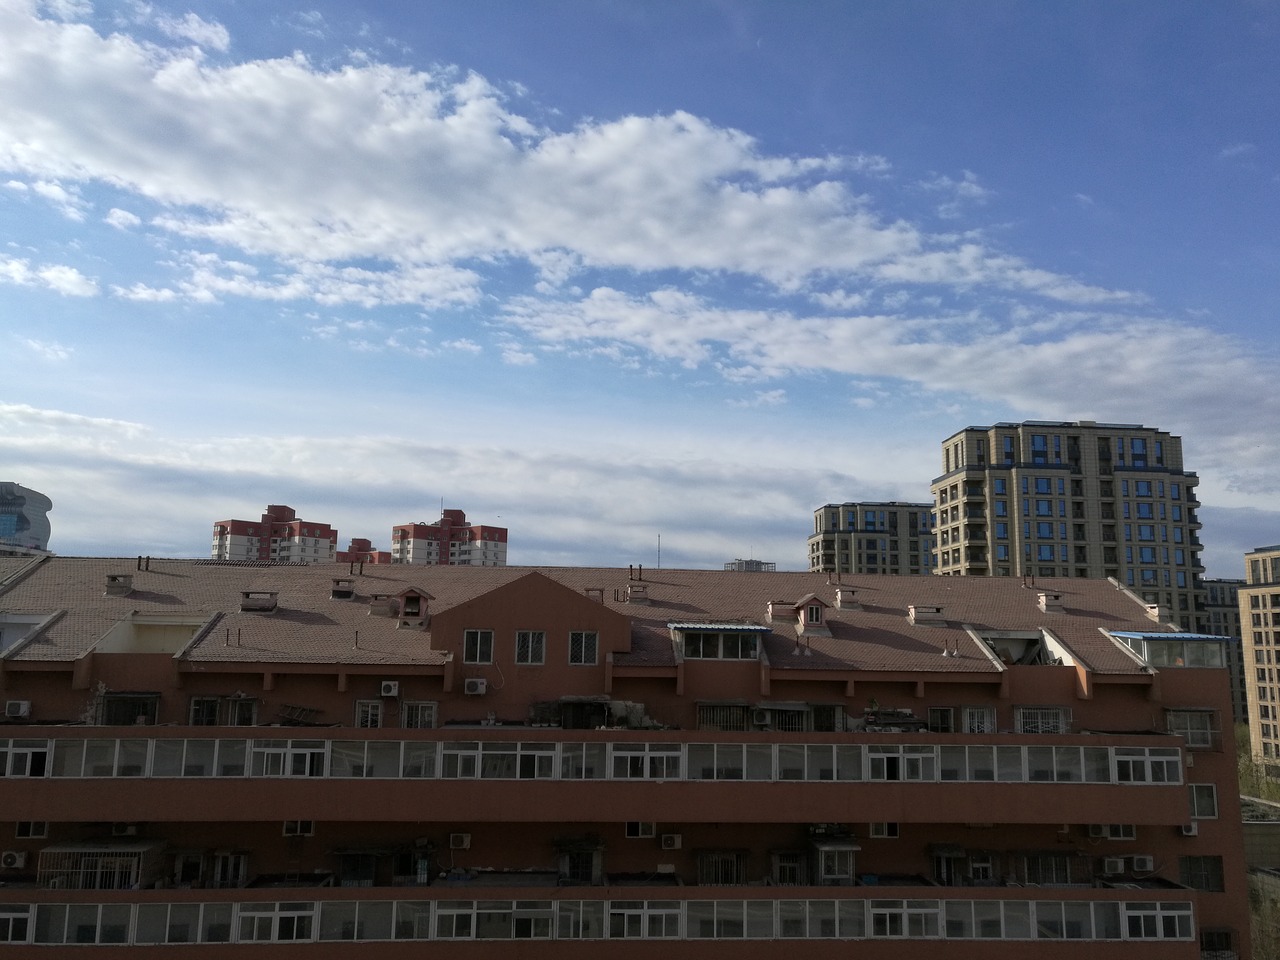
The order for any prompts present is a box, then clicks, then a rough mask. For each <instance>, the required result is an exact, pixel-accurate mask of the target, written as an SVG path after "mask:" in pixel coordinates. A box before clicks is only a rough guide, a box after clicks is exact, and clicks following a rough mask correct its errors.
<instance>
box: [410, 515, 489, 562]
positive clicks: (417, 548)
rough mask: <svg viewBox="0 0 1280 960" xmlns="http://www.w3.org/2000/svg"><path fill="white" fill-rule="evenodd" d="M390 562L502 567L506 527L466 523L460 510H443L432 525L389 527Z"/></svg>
mask: <svg viewBox="0 0 1280 960" xmlns="http://www.w3.org/2000/svg"><path fill="white" fill-rule="evenodd" d="M391 558H392V559H391V562H392V563H414V564H435V565H440V566H460V567H466V566H472V567H505V566H506V565H507V528H506V527H492V526H489V525H487V524H468V523H467V515H466V513H464V512H463V511H461V510H444V511H442V513H441V516H440V519H439V520H437V521H436V522H435V523H401V524H397V525H396V526H394V527H392V528H391Z"/></svg>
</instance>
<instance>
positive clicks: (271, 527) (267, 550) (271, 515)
mask: <svg viewBox="0 0 1280 960" xmlns="http://www.w3.org/2000/svg"><path fill="white" fill-rule="evenodd" d="M337 549H338V531H337V530H335V529H333V527H331V526H329V525H328V524H327V523H316V522H315V521H312V520H299V519H298V514H297V512H296V511H295V510H294V509H293V507H287V506H284V505H282V504H271V505H269V506H268V507H267V511H266V513H264V514H263V515H262V518H261V519H260V520H256V521H255V520H216V521H214V524H213V548H212V551H211V553H210V556H211V557H212V558H213V559H214V560H268V561H272V560H273V561H276V562H288V561H292V562H300V563H328V562H331V561H332V560H333V559H334V554H335V553H336V551H337Z"/></svg>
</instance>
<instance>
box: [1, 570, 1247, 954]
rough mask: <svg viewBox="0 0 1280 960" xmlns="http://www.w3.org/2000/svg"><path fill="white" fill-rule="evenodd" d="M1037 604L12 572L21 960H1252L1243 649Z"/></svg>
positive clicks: (1045, 586)
mask: <svg viewBox="0 0 1280 960" xmlns="http://www.w3.org/2000/svg"><path fill="white" fill-rule="evenodd" d="M646 577H647V579H646ZM1038 586H1039V589H1036V590H1032V589H1026V588H1025V587H1024V586H1023V584H1022V583H1020V582H1018V581H1015V580H1011V579H1008V578H1004V579H1001V578H977V577H975V578H965V579H944V578H940V577H919V576H915V577H905V576H904V577H891V576H880V575H878V576H852V575H848V576H846V575H836V576H832V575H831V574H823V573H775V574H771V575H769V576H767V577H753V576H744V575H743V574H742V573H740V572H736V571H679V570H665V569H664V570H661V571H655V572H653V573H652V574H646V573H640V572H639V571H636V570H612V569H553V568H543V569H538V570H528V569H526V570H522V569H519V568H512V567H502V568H493V567H490V568H484V569H471V570H466V571H464V570H461V569H459V568H457V567H452V568H451V567H449V566H447V565H446V566H434V567H431V568H419V567H413V566H409V565H403V564H402V565H390V566H377V567H366V568H364V569H363V570H361V571H353V570H351V569H350V567H349V566H348V565H346V564H332V565H323V564H309V565H301V564H277V565H270V564H262V563H260V562H256V561H251V562H247V563H226V562H222V563H217V562H210V561H170V560H151V561H143V560H139V561H138V562H137V563H136V564H128V565H122V564H121V563H120V561H116V560H89V559H80V558H56V557H53V558H43V559H41V560H38V561H22V562H19V561H16V560H3V559H0V616H3V617H4V618H5V620H4V623H5V624H6V630H5V633H4V634H3V640H2V644H3V649H2V650H0V684H2V685H3V695H2V697H0V699H3V702H4V704H5V717H4V722H5V724H7V726H5V727H3V728H0V833H2V834H3V836H5V837H7V838H8V839H6V840H5V842H4V844H3V851H0V882H3V885H4V887H3V890H4V892H3V896H0V942H3V944H4V951H5V956H6V957H9V958H14V960H22V958H25V957H47V956H53V955H55V952H51V951H50V949H49V948H50V947H51V946H52V947H55V948H60V949H64V950H65V946H66V945H70V944H79V945H84V949H87V948H88V947H89V946H90V945H95V944H101V945H130V944H131V945H134V946H143V945H145V946H147V947H148V950H147V951H146V955H147V956H155V957H167V956H173V957H187V956H194V955H197V954H199V955H200V956H210V957H221V956H227V957H232V956H235V957H246V958H252V957H259V956H261V957H264V958H267V957H273V956H279V957H286V956H288V957H291V956H302V955H305V956H307V957H309V958H321V960H323V958H327V957H335V958H337V957H342V958H347V957H350V956H353V955H359V956H370V957H388V958H401V957H404V958H408V957H415V956H423V955H432V953H431V952H432V951H435V952H437V953H440V954H443V953H444V952H445V951H447V953H448V955H449V956H450V957H456V958H464V960H465V958H486V957H492V956H495V955H496V954H497V952H498V951H499V950H513V949H514V950H517V951H518V952H519V954H520V956H522V957H529V958H533V960H539V958H557V960H565V958H568V960H572V958H576V957H583V958H586V957H598V956H600V955H601V952H602V951H604V952H606V953H607V954H608V955H609V956H612V957H620V958H624V960H628V958H652V957H698V958H705V957H711V958H730V957H733V958H742V957H776V956H778V954H779V952H780V951H781V950H785V949H803V950H804V951H805V953H806V955H808V956H812V957H814V958H815V960H826V958H832V960H834V958H846V957H849V956H857V957H860V958H868V960H889V958H894V960H915V958H926V957H935V956H938V955H939V954H945V955H946V956H947V957H948V958H954V960H978V958H983V960H1024V958H1026V957H1028V956H1031V955H1033V954H1034V955H1036V956H1039V955H1041V954H1043V955H1045V956H1048V955H1050V954H1052V955H1054V956H1060V957H1064V958H1067V957H1081V958H1084V957H1088V958H1089V960H1112V958H1116V960H1119V958H1124V960H1203V958H1205V957H1214V958H1216V960H1222V958H1244V960H1247V958H1248V957H1249V956H1250V946H1249V931H1248V903H1247V897H1246V895H1245V882H1246V881H1245V866H1244V854H1243V842H1242V828H1241V816H1240V806H1239V800H1238V796H1237V791H1236V790H1235V788H1234V784H1235V755H1234V745H1233V730H1232V727H1231V725H1230V723H1229V722H1228V721H1229V715H1230V710H1231V705H1230V694H1229V690H1228V685H1227V679H1226V671H1225V669H1223V667H1222V663H1223V653H1222V649H1221V644H1220V642H1219V641H1218V640H1217V639H1216V638H1212V637H1204V636H1187V635H1183V634H1179V633H1177V632H1175V631H1173V629H1172V628H1171V627H1170V626H1169V625H1168V624H1165V623H1161V622H1159V621H1158V620H1157V619H1153V617H1152V614H1153V612H1154V611H1153V610H1152V608H1151V607H1150V606H1149V605H1147V604H1145V603H1144V602H1143V601H1142V600H1141V598H1139V597H1137V596H1135V595H1134V594H1132V593H1131V592H1129V591H1127V590H1123V589H1122V590H1117V589H1115V588H1114V587H1113V586H1112V585H1111V584H1108V583H1106V582H1105V581H1100V580H1085V579H1053V580H1047V581H1041V582H1040V583H1039V585H1038ZM517 941H518V943H517ZM303 951H305V953H304V952H303ZM65 952H66V953H67V954H69V953H70V951H69V950H66V951H65ZM56 955H62V953H57V954H56ZM77 955H78V954H77Z"/></svg>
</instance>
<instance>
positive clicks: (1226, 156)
mask: <svg viewBox="0 0 1280 960" xmlns="http://www.w3.org/2000/svg"><path fill="white" fill-rule="evenodd" d="M1257 152H1258V147H1257V145H1256V144H1252V143H1232V144H1228V145H1227V146H1225V147H1223V148H1222V149H1221V150H1219V151H1218V159H1219V160H1239V159H1241V158H1243V157H1250V156H1253V155H1254V154H1256V153H1257Z"/></svg>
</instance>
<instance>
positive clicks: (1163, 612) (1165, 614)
mask: <svg viewBox="0 0 1280 960" xmlns="http://www.w3.org/2000/svg"><path fill="white" fill-rule="evenodd" d="M1147 619H1148V620H1154V621H1155V622H1156V623H1165V622H1167V621H1168V619H1169V608H1168V607H1162V606H1160V604H1158V603H1148V604H1147Z"/></svg>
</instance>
